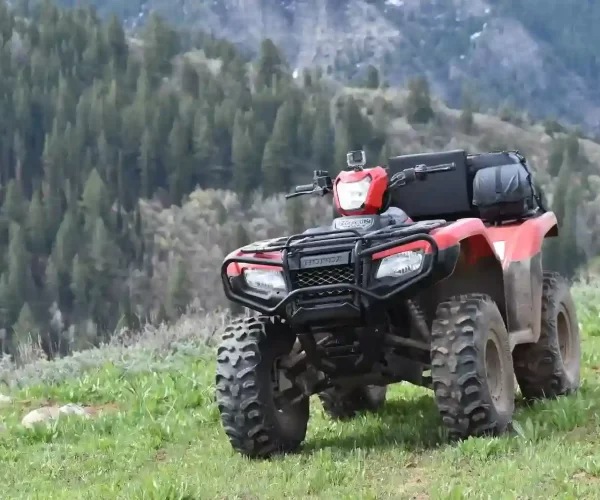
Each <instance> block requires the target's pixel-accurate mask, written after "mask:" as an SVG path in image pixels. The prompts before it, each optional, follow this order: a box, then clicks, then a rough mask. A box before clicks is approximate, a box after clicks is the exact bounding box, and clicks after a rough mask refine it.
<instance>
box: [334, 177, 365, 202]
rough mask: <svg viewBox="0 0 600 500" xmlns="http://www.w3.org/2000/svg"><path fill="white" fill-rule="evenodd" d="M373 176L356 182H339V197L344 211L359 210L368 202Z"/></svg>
mask: <svg viewBox="0 0 600 500" xmlns="http://www.w3.org/2000/svg"><path fill="white" fill-rule="evenodd" d="M370 185H371V176H368V177H365V178H364V179H361V180H360V181H356V182H338V184H337V188H336V189H337V195H338V201H339V202H340V208H341V209H342V210H358V209H359V208H360V207H362V206H363V204H364V202H365V201H366V200H367V194H368V193H369V186H370Z"/></svg>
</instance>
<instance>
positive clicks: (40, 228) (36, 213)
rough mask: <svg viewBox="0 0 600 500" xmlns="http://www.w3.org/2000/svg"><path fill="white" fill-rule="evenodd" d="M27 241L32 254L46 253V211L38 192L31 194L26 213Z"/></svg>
mask: <svg viewBox="0 0 600 500" xmlns="http://www.w3.org/2000/svg"><path fill="white" fill-rule="evenodd" d="M26 228H27V240H28V242H29V248H30V249H31V251H32V252H34V253H36V254H39V255H42V254H45V253H46V252H47V250H48V249H47V240H46V211H45V207H44V202H43V201H42V195H41V192H40V191H39V190H36V191H35V192H34V193H33V197H32V199H31V203H30V204H29V211H28V213H27V221H26Z"/></svg>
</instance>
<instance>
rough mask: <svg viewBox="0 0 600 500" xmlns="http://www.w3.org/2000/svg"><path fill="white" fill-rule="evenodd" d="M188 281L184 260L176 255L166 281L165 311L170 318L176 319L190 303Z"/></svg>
mask: <svg viewBox="0 0 600 500" xmlns="http://www.w3.org/2000/svg"><path fill="white" fill-rule="evenodd" d="M190 299H191V293H190V283H189V279H188V273H187V269H186V266H185V262H184V261H183V259H182V258H180V257H178V258H177V259H176V260H175V263H174V265H173V268H172V270H171V273H170V274H169V280H168V283H167V301H166V303H167V313H168V315H169V317H170V318H171V319H176V318H177V317H179V316H180V315H181V314H183V313H184V312H185V308H186V307H187V306H188V304H189V303H190Z"/></svg>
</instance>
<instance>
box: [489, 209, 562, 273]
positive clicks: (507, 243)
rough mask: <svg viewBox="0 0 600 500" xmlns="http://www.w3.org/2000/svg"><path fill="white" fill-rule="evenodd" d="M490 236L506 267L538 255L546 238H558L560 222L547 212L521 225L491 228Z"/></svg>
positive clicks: (551, 213) (552, 213)
mask: <svg viewBox="0 0 600 500" xmlns="http://www.w3.org/2000/svg"><path fill="white" fill-rule="evenodd" d="M488 235H489V237H490V239H491V240H492V241H493V242H494V244H495V246H496V248H497V249H498V253H499V255H500V258H501V259H502V264H503V266H504V267H506V266H508V265H509V264H510V263H511V262H518V261H521V260H526V259H530V258H531V257H534V256H535V255H537V254H538V253H539V252H540V251H541V249H542V244H543V243H544V239H545V238H547V237H553V236H558V221H557V220H556V215H554V212H546V213H545V214H544V215H541V216H540V217H536V218H535V219H529V220H527V221H525V222H523V223H521V224H513V225H510V226H502V227H490V228H488Z"/></svg>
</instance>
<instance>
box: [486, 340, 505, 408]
mask: <svg viewBox="0 0 600 500" xmlns="http://www.w3.org/2000/svg"><path fill="white" fill-rule="evenodd" d="M503 365H504V363H503V362H502V357H501V356H500V350H499V348H498V345H497V344H496V342H495V341H494V339H493V338H490V339H488V341H487V342H486V344H485V372H486V373H485V375H486V381H487V386H488V390H489V392H490V396H491V397H492V401H493V402H494V404H495V405H496V407H502V406H503V401H502V395H503V392H504V384H503V380H502V377H503V376H504V369H503V368H504V366H503Z"/></svg>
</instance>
